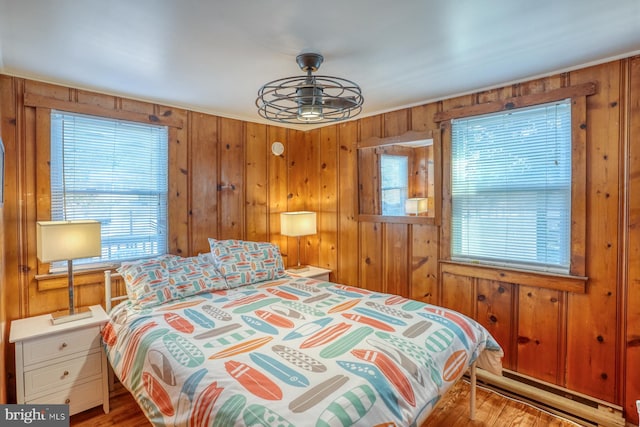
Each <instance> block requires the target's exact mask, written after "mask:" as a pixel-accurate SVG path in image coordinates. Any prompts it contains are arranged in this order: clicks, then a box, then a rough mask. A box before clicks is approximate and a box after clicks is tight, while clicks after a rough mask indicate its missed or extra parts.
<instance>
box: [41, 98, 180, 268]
mask: <svg viewBox="0 0 640 427" xmlns="http://www.w3.org/2000/svg"><path fill="white" fill-rule="evenodd" d="M167 145H168V137H167V128H166V127H163V126H156V125H147V124H141V123H134V122H126V121H122V120H113V119H105V118H100V117H93V116H85V115H80V114H72V113H66V112H59V111H52V113H51V217H52V220H72V219H95V220H98V221H100V222H101V224H102V256H101V257H100V258H97V257H96V258H91V259H86V260H79V261H78V262H77V263H78V264H81V263H95V262H108V261H122V260H126V259H135V258H142V257H148V256H153V255H159V254H164V253H166V250H167V170H168V160H167V158H168V149H167Z"/></svg>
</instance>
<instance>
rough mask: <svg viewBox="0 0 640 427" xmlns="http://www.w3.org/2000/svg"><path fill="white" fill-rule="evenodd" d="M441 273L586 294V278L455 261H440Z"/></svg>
mask: <svg viewBox="0 0 640 427" xmlns="http://www.w3.org/2000/svg"><path fill="white" fill-rule="evenodd" d="M440 271H441V273H449V274H455V275H459V276H467V277H474V278H478V279H488V280H495V281H499V282H506V283H515V284H517V285H524V286H532V287H537V288H545V289H554V290H557V291H563V292H573V293H576V294H585V293H587V280H588V278H587V277H583V276H565V275H560V274H551V273H538V272H535V271H525V270H516V269H507V268H500V267H496V266H485V265H475V264H474V265H472V264H466V263H461V262H455V261H444V260H441V261H440Z"/></svg>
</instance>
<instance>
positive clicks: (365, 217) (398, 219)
mask: <svg viewBox="0 0 640 427" xmlns="http://www.w3.org/2000/svg"><path fill="white" fill-rule="evenodd" d="M358 221H359V222H378V223H379V222H388V223H392V224H431V225H434V224H435V222H436V220H435V218H434V217H432V216H390V215H369V214H359V215H358Z"/></svg>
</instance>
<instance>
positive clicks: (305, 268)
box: [287, 265, 309, 273]
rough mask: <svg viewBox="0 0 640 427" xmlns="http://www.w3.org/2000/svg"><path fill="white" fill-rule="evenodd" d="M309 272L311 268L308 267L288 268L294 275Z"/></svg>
mask: <svg viewBox="0 0 640 427" xmlns="http://www.w3.org/2000/svg"><path fill="white" fill-rule="evenodd" d="M307 270H309V266H307V265H297V266H293V267H289V268H287V271H291V272H292V273H301V272H303V271H307Z"/></svg>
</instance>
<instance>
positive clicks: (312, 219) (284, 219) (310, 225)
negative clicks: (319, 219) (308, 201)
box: [280, 211, 316, 237]
mask: <svg viewBox="0 0 640 427" xmlns="http://www.w3.org/2000/svg"><path fill="white" fill-rule="evenodd" d="M280 233H281V234H282V235H283V236H291V237H296V236H309V235H311V234H316V213H315V212H307V211H300V212H282V213H281V214H280Z"/></svg>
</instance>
